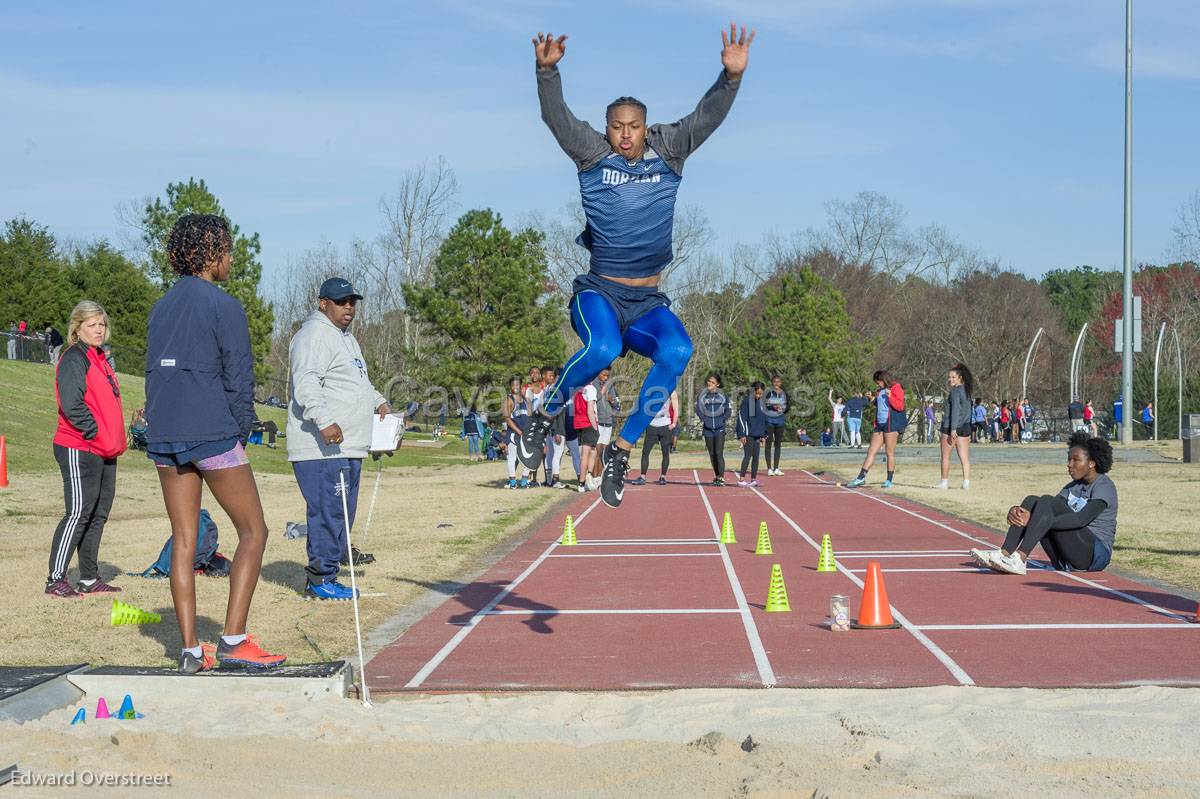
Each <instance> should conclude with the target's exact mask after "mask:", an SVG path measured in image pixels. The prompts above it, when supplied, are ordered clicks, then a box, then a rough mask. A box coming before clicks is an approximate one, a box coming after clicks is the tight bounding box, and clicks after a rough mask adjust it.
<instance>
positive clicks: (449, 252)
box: [404, 210, 565, 390]
mask: <svg viewBox="0 0 1200 799" xmlns="http://www.w3.org/2000/svg"><path fill="white" fill-rule="evenodd" d="M550 287H551V282H550V274H549V270H548V268H547V264H546V256H545V252H544V251H543V249H542V234H541V233H539V232H538V231H536V230H533V229H531V228H530V229H525V230H521V231H518V232H516V233H513V232H511V231H510V230H508V228H506V227H505V226H504V224H503V222H502V221H501V219H500V216H499V215H498V214H495V213H493V212H492V211H490V210H476V211H468V212H467V213H466V214H464V215H463V216H462V217H461V218H460V219H459V220H458V223H457V224H456V225H455V226H454V229H453V230H451V231H450V234H449V235H448V236H447V237H446V240H445V241H444V242H443V243H442V246H441V249H440V251H439V252H438V255H437V257H436V259H435V260H434V264H433V270H432V275H431V279H430V282H429V284H428V285H415V284H406V285H405V286H404V299H405V302H406V303H407V305H408V308H409V311H410V312H411V313H412V314H413V315H414V317H415V318H416V319H417V320H418V322H420V323H421V324H423V325H424V326H425V327H426V328H427V329H428V331H429V332H430V333H431V334H432V335H433V336H434V338H435V344H434V346H433V348H432V350H430V349H426V350H425V352H424V353H423V355H424V357H423V358H422V361H421V363H420V364H417V363H416V361H415V359H410V360H409V363H411V364H414V367H415V370H416V371H418V373H417V374H411V375H409V377H411V378H414V379H416V380H419V381H423V382H426V383H427V384H432V383H438V384H440V385H443V386H447V387H449V388H452V389H456V388H467V389H469V390H473V389H475V388H483V387H485V386H488V385H500V384H502V383H504V382H505V381H506V380H507V379H508V378H509V377H511V376H513V375H515V374H518V373H520V374H524V373H525V372H526V371H527V370H528V368H529V367H530V366H531V365H539V366H540V365H545V364H561V362H562V359H563V357H564V353H565V343H564V341H563V337H562V334H561V332H560V324H561V322H562V319H563V315H564V312H563V309H562V308H561V306H559V305H557V304H555V303H549V304H547V303H545V302H544V300H545V298H546V297H547V296H548V295H549V293H550Z"/></svg>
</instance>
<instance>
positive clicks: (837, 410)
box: [833, 402, 846, 422]
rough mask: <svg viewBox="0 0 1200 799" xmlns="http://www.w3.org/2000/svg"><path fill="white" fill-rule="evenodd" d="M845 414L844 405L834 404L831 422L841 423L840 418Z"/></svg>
mask: <svg viewBox="0 0 1200 799" xmlns="http://www.w3.org/2000/svg"><path fill="white" fill-rule="evenodd" d="M845 412H846V405H845V404H844V403H841V402H835V403H834V404H833V421H835V422H840V421H842V416H843V415H844V414H845Z"/></svg>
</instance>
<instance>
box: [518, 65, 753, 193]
mask: <svg viewBox="0 0 1200 799" xmlns="http://www.w3.org/2000/svg"><path fill="white" fill-rule="evenodd" d="M741 85H742V79H741V78H740V77H739V78H736V79H732V78H730V77H729V76H728V75H727V74H725V70H721V74H720V75H719V76H718V77H717V80H716V82H715V83H713V85H712V86H710V87H709V89H708V91H707V92H705V93H704V96H703V97H701V98H700V102H699V103H697V104H696V108H695V110H693V111H692V113H690V114H688V115H687V116H685V117H683V118H682V119H680V120H678V121H676V122H671V123H669V124H655V125H650V126H649V127H648V128H647V129H646V144H647V146H648V147H650V148H652V149H653V150H654V151H655V152H657V153H658V154H659V155H660V156H662V158H663V160H664V161H666V163H667V166H669V167H670V168H671V171H672V172H674V173H675V174H676V175H682V174H683V162H684V161H685V160H687V158H688V156H690V155H691V154H692V153H694V152H695V151H696V149H697V148H699V147H700V145H701V144H703V143H704V141H705V140H706V139H707V138H708V137H709V136H711V135H712V133H713V131H714V130H716V129H717V127H718V126H719V125H720V124H721V122H723V121H724V120H725V117H726V115H727V114H728V113H729V109H730V108H732V107H733V100H734V98H735V97H737V91H738V88H739V87H740V86H741ZM537 87H538V101H539V103H540V104H541V108H542V121H543V122H545V123H546V126H547V127H548V128H550V132H551V133H552V134H554V138H555V140H556V141H557V142H558V145H559V146H560V147H562V149H563V152H565V153H566V154H567V155H569V156H570V157H571V160H572V161H574V162H575V166H576V167H578V168H579V171H580V172H586V171H587V170H589V169H591V168H592V167H594V166H595V165H596V164H598V163H600V161H601V160H602V159H604V158H605V157H607V156H609V155H611V154H612V153H613V152H614V150H613V148H612V145H610V144H609V143H608V138H607V137H606V136H605V135H604V134H603V133H601V132H600V131H598V130H596V129H595V128H593V127H592V126H591V125H589V124H588V123H586V122H584V121H583V120H581V119H579V118H578V117H576V116H575V115H574V114H573V113H571V109H570V108H569V107H567V103H566V100H564V99H563V90H562V75H561V74H560V73H559V71H558V68H557V67H550V68H549V69H539V70H537Z"/></svg>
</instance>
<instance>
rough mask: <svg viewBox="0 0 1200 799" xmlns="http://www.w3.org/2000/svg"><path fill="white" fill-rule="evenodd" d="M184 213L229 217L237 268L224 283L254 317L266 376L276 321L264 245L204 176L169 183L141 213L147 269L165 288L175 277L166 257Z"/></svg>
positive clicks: (259, 373)
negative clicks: (244, 229)
mask: <svg viewBox="0 0 1200 799" xmlns="http://www.w3.org/2000/svg"><path fill="white" fill-rule="evenodd" d="M185 214H217V215H218V216H222V217H224V218H225V219H226V220H227V221H228V222H229V231H230V234H231V235H232V236H233V268H232V269H231V270H230V274H229V281H228V282H227V283H225V284H224V285H223V288H224V289H225V290H226V291H228V292H229V293H230V294H231V295H232V296H233V297H235V298H236V299H237V300H238V302H240V303H241V304H242V307H243V308H244V309H245V311H246V319H247V320H248V321H249V323H250V346H251V351H252V352H253V353H254V377H255V379H256V380H257V381H259V382H262V381H263V380H265V379H266V378H267V376H268V374H267V373H268V369H267V366H266V363H265V362H266V357H267V353H268V352H269V351H270V348H271V330H272V328H273V327H274V326H275V310H274V308H273V307H272V306H271V303H269V302H267V301H266V300H265V299H263V297H262V296H261V295H260V294H259V282H260V281H261V280H262V264H261V263H259V261H258V257H259V254H260V253H261V252H262V245H261V244H260V243H259V240H258V234H257V233H253V234H251V235H250V236H243V235H242V234H241V230H240V228H238V226H237V225H235V224H234V223H233V221H232V220H230V219H229V216H228V215H227V214H226V213H225V210H224V209H223V208H222V207H221V204H220V202H218V200H217V198H216V196H215V195H214V194H213V193H212V192H211V191H209V190H208V187H207V186H206V185H205V184H204V181H203V180H199V181H198V180H196V179H195V178H188V181H187V183H171V184H168V186H167V192H166V200H165V201H164V200H163V199H162V198H156V199H155V200H154V201H153V202H149V203H147V204H146V209H145V211H144V213H143V214H142V231H143V232H142V241H143V243H144V244H145V245H146V252H147V253H148V254H149V264H148V265H147V272H148V274H149V275H150V276H151V277H152V278H153V279H157V280H158V281H159V283H160V284H161V286H162V289H163V291H166V290H167V289H168V288H170V287H171V284H172V283H174V282H175V272H174V271H173V270H172V269H171V265H170V263H169V261H168V260H167V252H166V244H167V237H168V236H169V235H170V234H171V228H172V227H174V226H175V222H176V220H178V219H179V217H181V216H183V215H185Z"/></svg>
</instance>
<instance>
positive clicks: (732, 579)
mask: <svg viewBox="0 0 1200 799" xmlns="http://www.w3.org/2000/svg"><path fill="white" fill-rule="evenodd" d="M692 477H693V478H695V480H696V488H697V489H698V490H699V491H700V499H702V500H704V508H705V510H707V511H708V520H709V521H710V522H712V529H713V538H714V539H715V540H716V541H717V548H718V549H720V550H721V560H722V561H723V562H724V564H725V574H726V576H728V577H729V587H730V588H732V589H733V596H734V599H736V600H737V606H738V610H739V612H740V613H741V614H742V626H743V627H744V628H745V629H746V640H747V641H749V642H750V651H751V652H752V653H753V654H754V665H756V666H757V667H758V677H759V679H760V680H762V684H763V687H765V688H771V687H773V686H774V685H775V670H774V669H772V668H771V661H770V659H768V658H767V650H766V649H764V648H763V643H762V638H760V637H759V635H758V627H757V626H756V625H755V624H754V617H753V616H751V615H750V605H749V604H747V602H746V593H745V592H744V591H743V590H742V584H741V583H740V582H738V578H737V572H735V571H734V570H733V561H732V560H730V559H729V550H728V549H726V547H725V545H724V544H722V543H720V538H721V526H720V525H719V524H717V514H715V513H713V509H712V505H710V504H708V495H707V494H705V493H704V485H703V484H702V483H701V482H700V473H699V472H697V471H696V470H695V469H693V470H692Z"/></svg>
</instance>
